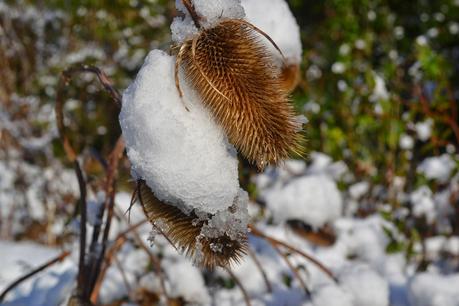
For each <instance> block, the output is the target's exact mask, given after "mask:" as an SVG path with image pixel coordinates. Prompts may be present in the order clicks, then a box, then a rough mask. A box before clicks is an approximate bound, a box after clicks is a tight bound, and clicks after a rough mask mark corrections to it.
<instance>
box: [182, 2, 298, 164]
mask: <svg viewBox="0 0 459 306" xmlns="http://www.w3.org/2000/svg"><path fill="white" fill-rule="evenodd" d="M182 1H183V3H184V5H185V6H186V8H187V9H188V11H189V12H190V15H191V16H192V18H193V20H194V23H195V25H196V26H197V27H198V28H199V33H198V34H197V35H196V36H195V37H193V38H192V39H189V40H187V41H185V42H184V43H183V44H182V45H181V46H180V48H179V52H178V54H177V59H176V65H175V80H176V86H177V90H178V91H179V94H180V96H183V92H182V90H181V88H180V83H179V69H180V67H181V68H183V71H184V75H185V80H186V81H187V82H188V83H189V84H190V85H191V86H192V87H193V88H194V89H196V91H197V92H198V93H199V94H200V97H201V99H202V101H203V103H204V105H205V106H206V107H207V108H208V109H209V110H210V112H211V113H212V114H213V116H214V118H215V119H216V121H217V122H218V123H219V124H220V125H221V126H222V127H223V129H224V130H225V132H226V134H227V136H228V138H229V141H230V142H231V143H232V144H233V145H234V146H235V147H236V148H237V149H238V150H239V151H240V153H241V154H242V155H243V156H244V157H246V158H247V159H248V160H249V161H250V162H251V163H254V164H256V165H257V167H258V168H259V169H263V168H264V167H265V166H266V165H268V164H277V163H278V162H279V161H281V160H283V159H285V158H287V157H288V156H289V154H290V153H292V152H294V153H296V154H299V155H302V154H303V150H302V147H301V143H302V136H301V134H299V133H298V130H299V123H298V122H297V120H296V118H295V113H294V110H293V106H292V105H291V104H290V103H289V100H288V91H287V88H288V89H290V88H291V87H292V86H294V83H295V82H296V80H295V78H296V77H295V71H293V70H292V69H290V68H289V67H288V66H285V67H284V68H286V69H283V70H284V72H281V71H279V69H278V68H277V67H276V64H275V59H274V57H273V55H272V54H271V53H270V51H269V50H268V49H267V48H266V46H265V45H264V44H263V42H262V41H261V39H260V38H261V37H260V35H261V36H264V37H265V38H266V39H268V40H269V41H270V42H271V44H272V45H273V46H274V47H275V48H276V49H277V50H278V51H279V52H280V53H281V54H282V52H281V51H280V49H279V47H278V46H277V45H276V44H275V42H274V41H273V40H272V39H271V38H270V37H269V36H268V35H267V34H266V33H264V32H263V31H262V30H260V29H258V28H257V27H255V26H254V25H252V24H251V23H249V22H247V21H245V20H242V19H223V20H221V21H220V22H219V23H218V24H217V25H215V26H213V27H211V28H206V29H203V28H202V27H201V26H200V23H199V20H200V17H199V16H198V15H197V13H196V12H195V10H194V7H193V5H192V4H191V2H190V0H182ZM282 56H283V55H282Z"/></svg>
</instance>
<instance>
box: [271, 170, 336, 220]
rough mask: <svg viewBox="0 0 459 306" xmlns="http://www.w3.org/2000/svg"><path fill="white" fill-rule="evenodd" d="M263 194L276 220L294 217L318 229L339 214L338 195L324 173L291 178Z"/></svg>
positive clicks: (333, 183)
mask: <svg viewBox="0 0 459 306" xmlns="http://www.w3.org/2000/svg"><path fill="white" fill-rule="evenodd" d="M264 196H265V200H266V204H267V205H268V208H269V209H270V210H271V212H272V214H273V216H274V219H275V220H276V221H278V222H283V221H286V220H289V219H296V220H302V221H304V222H305V223H307V224H309V225H311V226H313V227H317V228H319V227H322V226H323V225H325V223H328V222H333V221H334V220H336V219H337V218H338V217H340V216H341V211H342V198H341V194H340V192H339V190H338V188H337V186H336V183H335V182H334V181H333V180H331V179H330V178H328V177H327V176H325V175H309V176H303V177H300V178H296V179H293V180H291V181H290V182H289V183H287V184H286V185H285V186H283V187H280V188H272V189H269V190H267V191H266V193H265V194H264Z"/></svg>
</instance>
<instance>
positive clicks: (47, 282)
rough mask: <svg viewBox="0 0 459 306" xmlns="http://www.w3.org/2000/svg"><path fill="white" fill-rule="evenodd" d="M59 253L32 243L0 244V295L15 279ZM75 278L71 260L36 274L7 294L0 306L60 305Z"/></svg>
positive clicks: (66, 297) (65, 298)
mask: <svg viewBox="0 0 459 306" xmlns="http://www.w3.org/2000/svg"><path fill="white" fill-rule="evenodd" d="M59 254H60V251H59V250H58V249H53V248H48V247H45V246H42V245H39V244H37V243H34V242H8V241H0V258H1V260H2V268H1V269H0V292H2V291H3V290H4V289H6V287H7V286H8V285H9V284H10V283H12V282H13V281H15V280H16V279H17V278H18V277H20V276H22V275H24V274H26V273H27V272H29V271H30V270H32V269H34V268H36V267H38V266H40V265H42V264H44V263H46V262H47V261H49V260H50V259H53V258H55V257H56V256H58V255H59ZM75 275H76V265H75V262H73V261H72V260H71V259H65V260H64V261H63V262H62V263H60V264H58V265H54V266H53V267H51V268H49V269H47V270H45V271H43V272H41V273H39V274H38V275H36V276H34V277H33V278H31V279H29V280H28V281H26V282H24V283H22V284H21V285H20V286H18V287H16V288H14V289H13V290H12V291H11V292H9V293H8V295H7V296H6V299H5V301H4V303H3V304H2V305H5V306H6V305H8V306H16V305H17V306H19V305H35V306H47V305H60V304H61V303H63V302H65V301H66V300H67V299H68V297H69V296H70V293H71V290H72V288H73V285H74V280H75Z"/></svg>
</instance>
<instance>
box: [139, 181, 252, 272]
mask: <svg viewBox="0 0 459 306" xmlns="http://www.w3.org/2000/svg"><path fill="white" fill-rule="evenodd" d="M137 188H138V197H139V200H140V203H141V205H142V207H143V210H144V212H145V215H146V216H147V218H148V220H149V221H150V222H151V223H152V224H153V225H154V226H155V227H156V228H157V229H158V230H160V231H161V233H162V234H163V235H164V236H165V238H166V239H167V240H169V241H170V242H171V243H172V244H173V246H175V247H176V248H177V249H178V250H183V251H184V252H185V254H186V255H187V256H188V257H190V258H192V259H194V261H195V262H196V263H197V264H198V265H200V266H202V267H204V268H208V269H213V268H215V267H216V266H220V267H227V266H229V265H231V264H233V263H238V262H239V261H240V259H241V258H242V256H243V255H245V254H246V250H247V236H246V234H244V236H243V237H238V238H240V239H238V240H233V239H231V238H230V237H228V236H227V235H226V234H225V235H223V236H220V237H216V238H208V237H204V236H203V235H201V229H202V227H203V226H204V225H205V224H206V222H207V221H205V220H200V219H198V217H197V216H196V215H195V214H194V213H193V212H192V213H190V214H189V215H187V214H185V213H183V212H182V211H181V210H180V209H178V208H177V207H175V206H172V205H169V204H166V203H164V202H162V201H160V200H158V198H156V196H155V195H154V194H153V192H152V191H151V189H150V188H149V187H148V186H147V184H146V183H145V182H144V181H139V182H138V183H137ZM159 224H161V225H159ZM198 244H199V245H198ZM215 245H219V246H221V248H219V249H218V250H216V249H215V247H214V246H215Z"/></svg>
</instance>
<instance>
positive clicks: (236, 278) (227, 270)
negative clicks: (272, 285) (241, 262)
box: [224, 267, 252, 306]
mask: <svg viewBox="0 0 459 306" xmlns="http://www.w3.org/2000/svg"><path fill="white" fill-rule="evenodd" d="M224 269H225V270H226V272H228V274H229V275H230V276H231V278H232V279H233V280H234V282H235V283H236V285H237V286H238V287H239V289H241V292H242V295H243V296H244V300H245V304H246V305H247V306H251V305H252V304H251V303H250V297H249V294H248V293H247V290H245V288H244V286H243V285H242V283H241V281H240V280H239V278H238V277H237V276H236V274H234V273H233V271H231V269H230V268H228V267H224Z"/></svg>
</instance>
